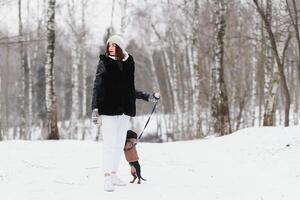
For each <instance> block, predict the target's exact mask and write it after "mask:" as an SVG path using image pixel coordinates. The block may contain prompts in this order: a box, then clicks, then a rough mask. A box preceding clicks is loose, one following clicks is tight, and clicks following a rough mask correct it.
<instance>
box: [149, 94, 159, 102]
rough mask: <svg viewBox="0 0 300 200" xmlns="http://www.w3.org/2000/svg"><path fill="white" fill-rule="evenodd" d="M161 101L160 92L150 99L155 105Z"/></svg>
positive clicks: (152, 95)
mask: <svg viewBox="0 0 300 200" xmlns="http://www.w3.org/2000/svg"><path fill="white" fill-rule="evenodd" d="M159 99H160V94H159V93H158V92H155V93H153V94H151V95H150V97H149V101H151V102H154V103H156V102H158V100H159Z"/></svg>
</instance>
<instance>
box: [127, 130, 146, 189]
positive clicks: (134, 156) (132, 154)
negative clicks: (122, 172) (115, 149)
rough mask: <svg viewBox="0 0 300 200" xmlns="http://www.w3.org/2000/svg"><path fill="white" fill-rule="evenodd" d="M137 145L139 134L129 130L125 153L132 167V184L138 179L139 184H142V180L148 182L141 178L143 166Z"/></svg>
mask: <svg viewBox="0 0 300 200" xmlns="http://www.w3.org/2000/svg"><path fill="white" fill-rule="evenodd" d="M136 144H137V134H136V133H135V132H134V131H132V130H128V131H127V136H126V142H125V147H124V153H125V157H126V160H127V162H129V165H130V173H131V175H132V176H133V180H132V181H130V183H134V182H135V180H136V179H137V178H138V182H137V184H141V179H142V180H143V181H146V179H144V178H143V177H142V176H141V166H140V163H139V161H138V160H139V156H138V153H137V150H136Z"/></svg>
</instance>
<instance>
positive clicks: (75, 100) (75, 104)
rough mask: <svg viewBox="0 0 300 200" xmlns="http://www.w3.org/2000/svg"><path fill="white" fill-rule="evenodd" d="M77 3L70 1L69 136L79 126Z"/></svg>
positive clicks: (75, 134) (74, 134)
mask: <svg viewBox="0 0 300 200" xmlns="http://www.w3.org/2000/svg"><path fill="white" fill-rule="evenodd" d="M75 8H76V5H75V2H74V0H71V1H70V0H69V1H68V10H69V18H70V21H69V25H70V29H71V37H70V39H71V58H72V104H71V120H70V132H69V138H72V137H73V136H77V133H78V128H79V121H78V120H79V108H80V106H79V65H80V48H81V47H80V45H79V30H78V23H77V20H76V16H75V15H76V11H77V10H76V9H75Z"/></svg>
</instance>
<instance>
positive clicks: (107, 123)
mask: <svg viewBox="0 0 300 200" xmlns="http://www.w3.org/2000/svg"><path fill="white" fill-rule="evenodd" d="M101 118H102V126H101V129H102V130H101V132H102V134H103V156H102V158H103V170H104V173H111V172H117V171H118V168H119V163H120V159H121V155H122V154H123V148H124V145H125V141H126V134H127V130H128V126H129V119H130V117H129V116H127V115H124V114H123V115H115V116H108V115H102V116H101Z"/></svg>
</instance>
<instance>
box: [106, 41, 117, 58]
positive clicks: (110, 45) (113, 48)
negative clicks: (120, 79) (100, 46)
mask: <svg viewBox="0 0 300 200" xmlns="http://www.w3.org/2000/svg"><path fill="white" fill-rule="evenodd" d="M108 53H109V55H110V56H115V55H116V44H115V43H113V42H109V43H108Z"/></svg>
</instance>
